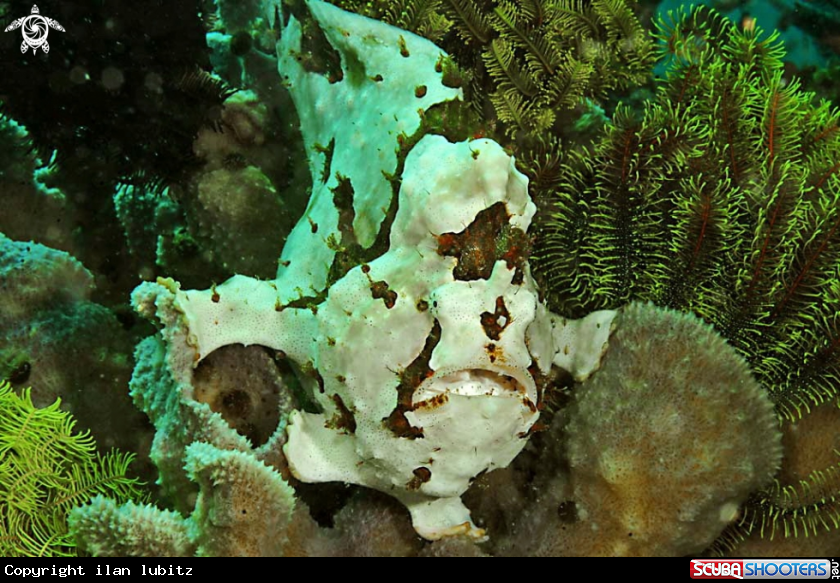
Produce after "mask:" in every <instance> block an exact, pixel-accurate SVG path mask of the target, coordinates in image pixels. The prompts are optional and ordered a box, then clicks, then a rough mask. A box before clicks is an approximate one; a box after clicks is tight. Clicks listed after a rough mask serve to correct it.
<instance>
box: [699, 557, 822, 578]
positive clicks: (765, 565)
mask: <svg viewBox="0 0 840 583" xmlns="http://www.w3.org/2000/svg"><path fill="white" fill-rule="evenodd" d="M831 573H832V570H831V561H829V560H828V559H774V560H763V559H692V560H691V578H692V579H828V578H830V577H832V575H831Z"/></svg>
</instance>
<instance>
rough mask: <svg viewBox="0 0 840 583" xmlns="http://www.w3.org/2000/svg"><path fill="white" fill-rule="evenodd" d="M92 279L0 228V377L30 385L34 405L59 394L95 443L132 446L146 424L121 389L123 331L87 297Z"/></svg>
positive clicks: (126, 353) (126, 370)
mask: <svg viewBox="0 0 840 583" xmlns="http://www.w3.org/2000/svg"><path fill="white" fill-rule="evenodd" d="M93 279H94V278H93V275H92V274H91V273H90V272H89V271H88V270H87V269H85V268H84V266H82V264H81V263H79V262H78V261H77V260H75V259H74V258H73V257H71V256H70V255H68V254H67V253H64V252H62V251H56V250H54V249H50V248H48V247H45V246H43V245H39V244H37V243H24V242H17V241H12V240H11V239H8V238H7V237H5V236H3V235H2V234H0V296H2V298H3V301H2V302H0V330H2V335H0V377H3V378H7V379H9V380H10V381H12V383H13V384H14V385H15V386H17V387H22V386H24V385H29V384H31V385H33V386H34V387H35V389H34V391H33V393H32V398H33V400H34V402H35V404H36V406H39V407H43V406H47V405H49V404H50V403H52V402H53V401H55V400H56V399H58V398H59V397H60V398H61V400H62V406H63V408H64V409H65V410H68V411H70V412H71V413H73V415H74V416H75V417H76V418H77V419H78V420H79V421H80V422H81V423H82V425H83V426H85V427H86V428H89V429H91V430H92V431H93V433H94V436H95V437H96V439H97V442H99V443H100V444H101V445H104V446H119V447H121V448H124V449H127V448H132V449H134V448H136V447H137V446H138V444H137V435H138V434H142V433H144V432H146V431H147V430H146V426H145V424H144V422H143V419H142V415H138V414H137V412H136V411H135V410H134V408H133V407H132V406H131V402H130V401H129V399H128V398H127V397H126V395H125V394H124V390H123V389H122V387H124V386H125V384H126V383H127V382H128V378H129V375H130V372H131V366H132V362H131V344H130V338H129V336H128V335H127V333H126V332H125V330H124V329H123V327H122V326H121V325H120V323H119V321H118V320H117V319H116V318H115V317H114V315H113V314H112V313H111V312H110V311H109V310H107V309H106V308H105V307H103V306H102V305H100V304H97V303H94V302H92V301H90V298H91V293H92V292H93V287H94V286H93V283H94V282H93Z"/></svg>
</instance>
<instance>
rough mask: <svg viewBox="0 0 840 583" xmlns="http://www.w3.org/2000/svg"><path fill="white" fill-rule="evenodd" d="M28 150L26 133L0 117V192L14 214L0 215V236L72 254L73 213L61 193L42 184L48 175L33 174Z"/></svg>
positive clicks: (33, 170) (28, 144) (46, 173)
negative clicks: (39, 244)
mask: <svg viewBox="0 0 840 583" xmlns="http://www.w3.org/2000/svg"><path fill="white" fill-rule="evenodd" d="M30 148H31V142H30V140H29V134H28V133H27V132H26V130H25V129H24V128H23V127H22V126H21V125H19V124H17V123H15V122H14V121H13V120H11V119H9V118H7V117H4V116H0V192H2V193H3V204H4V205H5V206H6V208H7V209H10V211H11V210H12V209H13V211H14V212H4V213H2V214H0V233H4V234H5V235H6V236H8V237H10V238H12V239H16V240H27V241H29V240H34V241H36V242H38V243H41V244H43V245H48V246H49V247H52V248H54V249H60V250H62V251H67V252H68V253H72V252H74V250H75V247H76V245H75V241H74V240H73V234H72V226H73V223H74V216H73V215H74V214H75V213H74V209H73V208H72V206H71V205H70V204H68V200H67V197H66V196H65V193H64V192H62V191H61V190H60V189H57V188H52V187H50V186H48V185H47V184H45V180H48V179H49V175H48V172H45V171H44V170H42V169H38V170H36V159H35V156H33V155H32V153H31V151H30Z"/></svg>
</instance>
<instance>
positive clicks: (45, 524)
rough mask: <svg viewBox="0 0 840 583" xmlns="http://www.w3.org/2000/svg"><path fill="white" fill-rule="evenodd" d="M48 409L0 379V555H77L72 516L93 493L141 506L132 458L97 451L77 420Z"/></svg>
mask: <svg viewBox="0 0 840 583" xmlns="http://www.w3.org/2000/svg"><path fill="white" fill-rule="evenodd" d="M59 405H60V401H56V402H55V403H53V404H52V405H50V406H48V407H44V408H37V407H35V406H34V405H33V404H32V398H31V393H30V391H29V389H25V390H24V391H23V392H22V394H21V395H17V394H16V393H15V392H13V391H12V389H11V386H10V385H9V384H8V383H7V382H0V410H2V412H3V413H2V415H0V554H2V555H3V556H4V557H20V556H40V557H45V556H46V557H50V556H53V557H54V556H74V555H75V554H76V544H75V541H74V540H73V538H72V536H71V535H70V534H69V531H68V527H67V515H68V513H69V512H70V511H71V509H72V508H73V507H74V506H77V505H79V504H83V503H85V502H87V500H89V499H90V498H92V497H94V496H108V497H109V498H108V499H109V500H111V501H113V502H115V503H124V502H128V501H143V500H144V499H145V495H144V493H143V492H142V490H141V488H140V484H139V483H138V482H137V480H136V479H133V478H129V477H127V475H126V474H127V471H128V466H129V464H130V463H131V460H132V458H133V457H134V456H133V455H132V454H123V453H120V452H117V451H113V452H111V453H109V454H107V455H104V456H103V455H99V454H97V453H96V445H95V443H94V440H93V438H92V437H91V436H90V434H89V433H78V432H75V431H74V427H75V423H76V422H75V420H74V419H73V418H72V417H71V416H70V415H69V414H68V413H66V412H63V411H61V410H59Z"/></svg>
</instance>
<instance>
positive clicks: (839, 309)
mask: <svg viewBox="0 0 840 583" xmlns="http://www.w3.org/2000/svg"><path fill="white" fill-rule="evenodd" d="M657 37H658V40H659V41H660V45H661V57H662V58H663V59H664V61H665V63H666V65H667V68H668V73H667V76H666V77H665V78H664V79H663V80H662V81H661V85H660V87H659V89H658V93H657V96H656V99H655V100H654V101H653V102H651V103H649V104H648V105H647V106H646V107H645V109H644V111H643V112H641V113H639V114H636V113H634V112H633V111H631V110H630V109H629V108H619V109H618V111H617V112H616V113H615V115H614V117H613V119H612V122H611V123H610V124H609V126H608V128H607V130H606V133H605V135H604V136H603V137H602V139H601V140H600V142H599V143H597V144H596V145H595V147H594V149H593V151H589V152H583V153H580V152H568V153H566V154H564V159H563V161H562V171H561V177H560V179H559V181H558V182H559V186H558V187H557V189H556V193H555V196H554V199H553V201H552V202H551V203H550V206H549V208H544V209H543V211H542V213H541V214H542V225H541V231H540V236H539V238H538V242H537V247H536V261H535V263H536V268H535V272H536V274H537V277H538V278H539V279H541V280H542V283H543V285H544V289H545V290H546V291H547V295H548V298H549V302H550V305H551V307H552V308H553V309H554V310H555V311H556V312H557V313H559V314H561V315H563V316H566V317H572V318H580V317H582V316H583V315H585V314H587V313H589V312H591V311H593V310H600V309H616V308H619V307H621V306H624V305H625V304H627V303H629V302H632V301H649V302H653V303H654V304H655V305H657V306H660V307H662V308H669V309H675V310H679V311H682V312H686V313H693V314H694V315H696V316H698V317H700V318H702V319H703V320H704V321H705V322H707V323H708V324H711V325H712V326H713V327H714V329H715V330H716V332H717V333H718V334H720V335H721V336H722V337H723V338H724V339H725V340H726V342H727V343H728V344H729V345H730V346H732V347H734V348H735V350H736V351H737V352H738V353H740V354H741V356H742V357H743V358H744V360H745V361H746V362H747V364H748V365H749V367H750V369H751V371H752V373H753V376H754V377H755V379H756V380H757V381H758V382H759V383H760V384H761V385H762V386H763V387H764V388H765V389H766V391H767V392H768V394H769V395H770V398H771V400H772V401H773V403H774V405H775V408H776V412H777V415H778V418H779V421H780V423H781V424H782V430H783V432H784V433H786V439H787V441H786V447H787V448H788V449H786V452H785V461H784V466H783V469H782V472H781V474H780V475H779V477H778V479H777V481H776V483H775V484H774V485H772V486H770V487H769V488H768V489H766V490H764V491H762V492H758V493H755V494H754V495H753V496H752V497H751V498H750V499H749V500H748V501H747V502H746V504H745V506H744V507H742V509H741V511H740V513H739V516H740V518H739V519H737V520H736V521H735V523H734V524H733V525H732V526H731V527H730V528H729V529H728V530H727V531H726V532H725V533H724V535H723V536H722V537H721V538H720V539H719V540H718V542H717V543H716V544H715V547H714V548H715V549H717V550H720V551H727V550H731V549H733V548H735V547H736V546H737V545H738V544H739V543H740V542H741V541H743V540H744V539H745V538H746V537H747V535H749V534H751V533H753V532H757V533H759V534H760V535H761V536H763V537H765V538H770V539H772V538H774V537H776V538H779V537H794V536H796V535H814V534H817V533H818V532H819V531H825V530H836V529H837V527H838V524H840V508H838V496H840V467H838V464H837V458H836V456H834V455H833V454H832V452H831V450H832V449H834V448H837V447H838V445H837V437H836V436H837V434H838V433H840V432H839V431H838V426H837V423H838V418H839V417H840V416H838V415H837V414H836V411H837V402H838V386H840V384H838V383H840V378H838V375H840V350H838V348H840V322H838V313H840V283H838V282H840V273H838V266H840V174H838V170H840V131H838V129H840V125H839V124H840V112H838V111H837V110H836V109H833V108H832V106H831V105H830V104H829V103H827V102H824V101H823V102H816V100H815V99H814V96H813V95H812V94H810V93H806V92H804V91H802V90H801V88H800V84H799V82H798V81H797V80H796V79H786V78H785V77H784V76H783V72H782V61H781V59H782V57H783V55H784V51H783V48H782V46H781V45H780V43H779V42H778V41H777V35H776V34H775V33H774V34H770V35H763V34H762V32H761V31H759V30H740V29H739V28H738V27H737V26H735V25H734V24H732V23H731V22H730V21H728V20H726V19H724V18H722V17H720V16H719V15H717V14H716V13H715V12H714V11H712V10H709V9H706V8H696V9H694V10H692V11H690V12H681V13H679V14H677V15H669V16H668V17H666V18H663V19H662V20H661V21H660V22H659V23H658V33H657ZM821 411H822V412H827V413H828V414H826V415H817V413H818V412H821ZM831 411H833V412H831ZM812 419H813V421H814V423H816V424H817V425H820V424H822V425H821V426H820V427H817V426H816V425H814V426H813V428H812V429H810V430H809V432H810V433H814V432H815V433H819V434H820V435H821V436H822V437H818V438H814V439H811V440H810V442H809V443H811V444H815V445H814V446H813V447H817V448H820V447H821V448H827V449H828V451H827V452H825V453H827V454H829V457H828V458H826V457H825V456H823V458H822V459H821V461H819V462H815V463H817V464H825V465H821V466H820V465H818V466H817V467H810V468H808V469H802V468H800V467H799V466H797V469H795V470H793V469H792V466H791V464H793V463H797V464H799V463H800V461H802V459H804V457H803V455H802V453H801V452H797V451H796V450H797V448H796V446H793V445H791V441H793V438H792V437H791V436H795V435H796V434H798V433H802V431H799V427H800V426H803V427H812V426H810V425H809V423H810V422H811V420H812ZM788 438H790V439H788ZM800 449H801V448H800ZM794 458H801V459H794ZM809 459H812V460H816V459H820V458H819V455H817V454H816V453H815V454H813V455H811V457H810V458H809ZM801 465H804V463H803V464H801ZM736 552H737V551H736Z"/></svg>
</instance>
